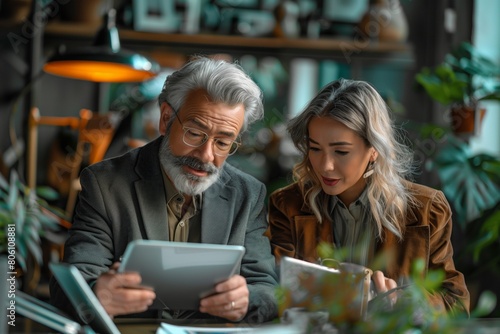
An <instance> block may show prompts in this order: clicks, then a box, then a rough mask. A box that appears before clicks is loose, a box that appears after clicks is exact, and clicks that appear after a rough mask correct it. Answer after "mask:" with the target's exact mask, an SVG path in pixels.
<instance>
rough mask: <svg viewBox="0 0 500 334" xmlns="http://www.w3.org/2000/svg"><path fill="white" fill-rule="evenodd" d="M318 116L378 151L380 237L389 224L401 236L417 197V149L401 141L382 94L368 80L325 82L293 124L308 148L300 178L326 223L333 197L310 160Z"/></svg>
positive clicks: (374, 200)
mask: <svg viewBox="0 0 500 334" xmlns="http://www.w3.org/2000/svg"><path fill="white" fill-rule="evenodd" d="M313 117H331V118H333V119H335V120H337V121H339V122H341V123H343V124H344V125H345V126H347V127H348V128H350V129H352V130H353V131H355V132H356V133H357V134H358V135H359V136H360V137H361V138H363V139H364V140H365V142H366V143H367V145H368V146H369V147H373V148H374V149H375V150H376V151H377V152H378V157H377V163H376V164H375V165H374V166H375V167H374V168H375V169H374V173H373V175H372V176H370V177H369V178H368V179H367V181H368V185H367V192H368V200H369V202H370V209H371V213H372V215H373V219H374V221H375V222H376V225H377V229H378V236H379V237H380V238H383V237H384V235H383V228H384V227H385V228H387V229H388V230H389V231H391V232H392V233H394V234H395V235H396V236H398V237H399V238H400V239H401V238H402V235H403V233H404V224H403V222H404V220H405V218H406V212H407V210H408V206H409V205H410V203H412V202H413V196H412V195H411V193H410V192H409V191H408V189H407V187H406V186H405V184H404V182H405V181H404V180H405V178H406V177H407V176H409V175H410V174H411V172H412V169H413V167H412V160H413V154H412V153H411V152H410V150H409V149H408V147H407V146H406V145H404V144H403V143H401V142H399V140H398V138H397V134H396V131H395V129H394V125H393V122H392V119H391V117H390V111H389V109H388V107H387V105H386V103H385V102H384V100H383V99H382V97H381V96H380V94H379V93H378V92H377V91H376V90H375V89H374V88H373V87H372V86H371V85H370V84H368V83H367V82H364V81H354V80H346V79H340V80H337V81H334V82H332V83H330V84H328V85H327V86H326V87H324V88H323V89H322V90H321V92H319V93H318V95H316V97H315V98H314V99H313V100H312V101H311V102H310V103H309V104H308V106H307V107H306V108H305V110H304V111H303V112H302V113H301V114H300V115H298V116H297V117H295V118H293V119H292V120H291V121H290V122H289V124H288V131H289V133H290V136H291V138H292V140H293V143H294V144H295V146H296V147H297V149H298V150H299V151H300V152H301V153H302V161H301V162H299V163H298V164H297V165H296V166H295V167H294V178H295V180H296V181H298V183H299V185H300V188H301V190H302V193H303V194H304V200H305V201H307V203H308V204H309V206H310V207H311V209H312V210H313V212H314V214H315V215H316V217H317V218H318V220H319V221H320V223H321V222H322V221H323V220H324V219H325V218H326V219H329V217H330V213H329V208H328V203H329V197H330V196H329V195H328V194H326V193H325V192H323V191H322V188H321V184H320V181H319V180H318V179H317V177H316V175H315V174H314V171H313V169H312V166H311V164H310V162H309V159H308V151H309V140H308V139H309V133H308V126H309V122H310V121H311V119H312V118H313Z"/></svg>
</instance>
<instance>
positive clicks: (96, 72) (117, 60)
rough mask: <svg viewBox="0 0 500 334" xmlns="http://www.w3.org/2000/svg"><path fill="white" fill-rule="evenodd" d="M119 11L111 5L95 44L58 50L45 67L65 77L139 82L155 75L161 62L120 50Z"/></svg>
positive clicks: (47, 70) (99, 80) (49, 71)
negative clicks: (69, 50)
mask: <svg viewBox="0 0 500 334" xmlns="http://www.w3.org/2000/svg"><path fill="white" fill-rule="evenodd" d="M115 16H116V11H115V10H114V9H111V10H110V11H109V12H108V13H107V15H106V19H105V24H104V26H103V27H102V29H101V30H100V31H99V33H98V34H97V36H96V39H95V40H94V43H93V45H92V46H88V47H83V48H80V49H75V50H73V51H71V52H65V53H60V54H56V55H55V56H53V57H52V58H51V59H49V60H48V61H47V62H46V63H45V65H44V67H43V70H44V71H45V72H47V73H50V74H53V75H58V76H62V77H66V78H72V79H79V80H86V81H94V82H140V81H145V80H148V79H151V78H153V77H154V76H156V75H157V74H158V72H159V70H160V66H159V65H158V64H157V63H156V62H154V61H152V60H150V59H148V58H147V57H145V56H143V55H140V54H137V53H134V52H131V51H127V50H121V48H120V38H119V36H118V30H117V28H116V25H115Z"/></svg>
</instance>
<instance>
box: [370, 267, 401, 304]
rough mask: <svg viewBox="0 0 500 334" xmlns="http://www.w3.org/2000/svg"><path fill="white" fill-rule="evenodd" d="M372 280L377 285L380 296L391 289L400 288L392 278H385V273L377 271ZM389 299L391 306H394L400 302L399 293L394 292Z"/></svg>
mask: <svg viewBox="0 0 500 334" xmlns="http://www.w3.org/2000/svg"><path fill="white" fill-rule="evenodd" d="M372 280H373V283H374V284H375V289H376V290H377V294H379V295H380V294H383V293H385V292H387V291H389V290H391V289H394V288H396V287H397V286H398V285H397V283H396V281H395V280H393V279H392V278H387V277H385V275H384V273H383V272H381V271H380V270H377V271H375V272H374V273H373V275H372ZM387 298H388V299H389V301H390V303H391V306H393V305H394V304H395V303H396V301H397V300H398V295H397V292H396V291H394V292H393V293H391V294H389V296H387Z"/></svg>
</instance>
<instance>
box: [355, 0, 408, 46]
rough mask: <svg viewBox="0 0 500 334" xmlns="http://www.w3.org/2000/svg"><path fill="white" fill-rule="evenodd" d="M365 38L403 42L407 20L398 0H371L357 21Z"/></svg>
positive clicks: (406, 34)
mask: <svg viewBox="0 0 500 334" xmlns="http://www.w3.org/2000/svg"><path fill="white" fill-rule="evenodd" d="M359 28H360V29H361V31H362V32H363V33H364V34H365V36H366V38H368V39H373V40H379V41H383V42H404V41H406V39H407V38H408V20H407V19H406V15H405V13H404V11H403V8H402V7H401V4H400V2H399V0H373V1H371V4H370V7H369V8H368V11H367V12H366V13H365V14H364V15H363V17H362V18H361V21H360V22H359Z"/></svg>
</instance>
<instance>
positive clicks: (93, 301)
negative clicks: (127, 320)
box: [49, 262, 120, 334]
mask: <svg viewBox="0 0 500 334" xmlns="http://www.w3.org/2000/svg"><path fill="white" fill-rule="evenodd" d="M49 268H50V270H51V271H52V273H53V274H54V277H55V278H56V279H57V282H58V283H59V285H60V286H61V288H62V289H63V291H64V293H65V294H66V296H67V297H68V299H69V300H70V302H71V304H72V305H73V307H74V308H75V309H76V311H77V312H78V315H79V317H80V320H81V321H82V322H83V323H85V324H87V325H89V327H91V328H92V329H93V330H94V331H95V332H97V333H102V334H120V331H119V330H118V327H116V325H115V323H114V322H113V320H112V319H111V317H110V316H109V315H108V313H106V311H105V310H104V307H103V306H102V305H101V303H100V302H99V300H98V299H97V297H96V295H95V294H94V292H93V291H92V289H91V288H90V286H89V285H88V284H87V282H86V281H85V279H84V278H83V276H82V274H81V273H80V271H79V270H78V269H77V268H76V267H75V266H74V265H72V264H68V263H54V262H52V263H49Z"/></svg>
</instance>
